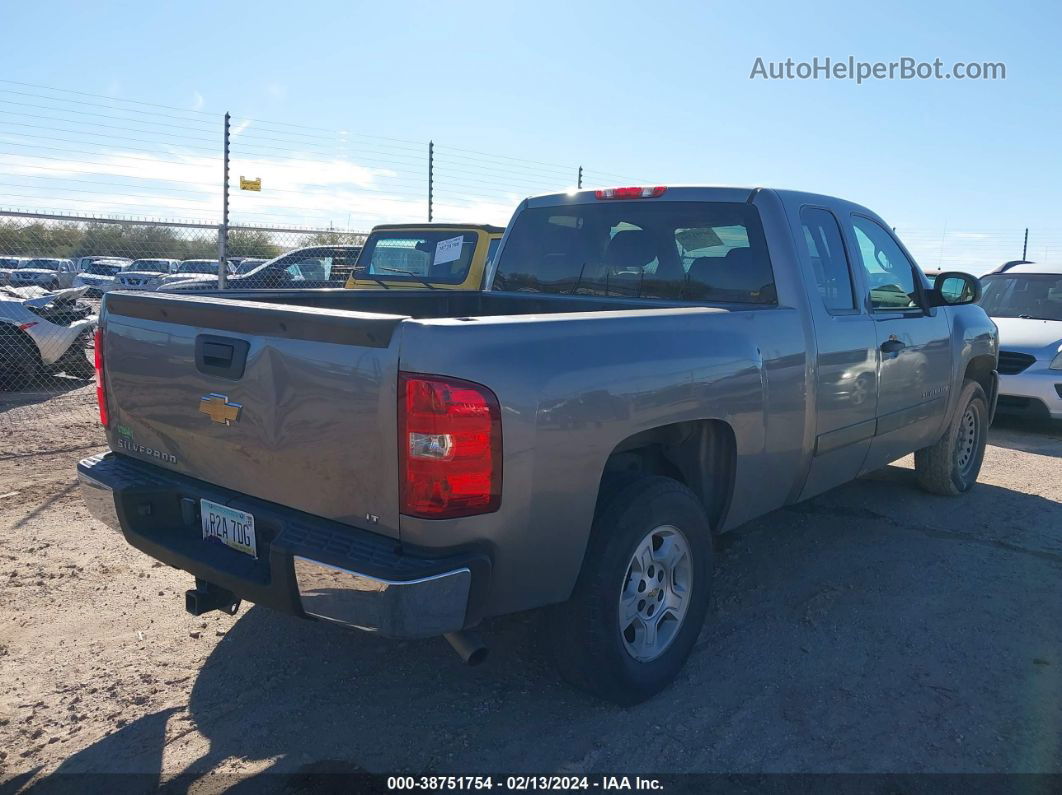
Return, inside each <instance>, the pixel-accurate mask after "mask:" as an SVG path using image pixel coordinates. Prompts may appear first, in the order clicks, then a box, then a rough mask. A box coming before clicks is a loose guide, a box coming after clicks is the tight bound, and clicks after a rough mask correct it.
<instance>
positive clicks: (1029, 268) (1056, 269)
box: [987, 262, 1062, 276]
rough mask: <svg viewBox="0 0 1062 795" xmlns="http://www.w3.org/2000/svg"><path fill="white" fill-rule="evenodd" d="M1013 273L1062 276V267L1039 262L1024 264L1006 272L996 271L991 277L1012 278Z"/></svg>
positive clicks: (1013, 266)
mask: <svg viewBox="0 0 1062 795" xmlns="http://www.w3.org/2000/svg"><path fill="white" fill-rule="evenodd" d="M1012 273H1040V274H1047V275H1056V274H1057V275H1062V265H1059V264H1052V265H1045V264H1041V263H1038V262H1023V263H1021V264H1020V265H1012V266H1011V267H1009V268H1007V269H1006V270H1005V271H1002V272H1000V271H994V272H993V273H990V274H987V275H989V276H1010V275H1011V274H1012Z"/></svg>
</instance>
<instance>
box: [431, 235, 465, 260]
mask: <svg viewBox="0 0 1062 795" xmlns="http://www.w3.org/2000/svg"><path fill="white" fill-rule="evenodd" d="M464 242H465V238H464V236H462V235H458V236H457V237H451V238H450V239H448V240H440V241H439V242H438V243H437V244H436V246H435V262H434V263H433V264H435V265H442V264H443V263H445V262H453V261H454V260H455V259H458V258H459V257H460V256H461V244H462V243H464Z"/></svg>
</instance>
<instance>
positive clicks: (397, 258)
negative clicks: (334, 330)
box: [354, 229, 477, 284]
mask: <svg viewBox="0 0 1062 795" xmlns="http://www.w3.org/2000/svg"><path fill="white" fill-rule="evenodd" d="M476 241H477V236H476V233H475V232H464V233H461V232H457V231H454V230H445V229H441V230H432V231H424V232H403V231H393V232H392V231H384V232H379V233H377V232H374V233H372V234H370V235H369V238H368V240H366V241H365V248H364V249H363V250H362V252H361V256H360V257H359V258H358V264H357V265H356V266H355V270H354V276H355V278H363V277H365V276H369V277H373V278H376V279H386V280H388V281H411V282H425V281H427V282H439V283H443V284H460V283H461V282H463V281H464V280H465V277H466V276H467V275H468V269H469V266H471V264H472V255H473V254H474V253H475V251H476Z"/></svg>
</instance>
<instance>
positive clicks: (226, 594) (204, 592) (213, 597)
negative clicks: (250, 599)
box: [184, 577, 240, 616]
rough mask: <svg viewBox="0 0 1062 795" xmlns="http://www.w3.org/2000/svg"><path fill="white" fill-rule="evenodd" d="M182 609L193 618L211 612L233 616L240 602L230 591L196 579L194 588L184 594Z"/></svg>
mask: <svg viewBox="0 0 1062 795" xmlns="http://www.w3.org/2000/svg"><path fill="white" fill-rule="evenodd" d="M184 609H185V610H187V611H188V612H189V613H191V614H192V615H193V616H201V615H203V613H209V612H210V611H211V610H220V611H221V612H222V613H227V614H228V615H230V616H234V615H236V611H237V610H239V609H240V600H239V599H238V598H237V597H236V594H234V593H233V592H232V591H230V590H227V589H225V588H219V587H218V586H216V585H214V584H213V583H209V582H207V581H206V580H200V579H199V578H198V577H197V578H196V581H195V588H192V589H190V590H187V591H185V592H184Z"/></svg>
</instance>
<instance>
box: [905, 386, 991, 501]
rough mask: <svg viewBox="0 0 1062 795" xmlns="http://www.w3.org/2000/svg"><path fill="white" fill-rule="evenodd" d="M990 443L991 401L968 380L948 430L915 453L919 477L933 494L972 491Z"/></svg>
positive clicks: (916, 471) (916, 472)
mask: <svg viewBox="0 0 1062 795" xmlns="http://www.w3.org/2000/svg"><path fill="white" fill-rule="evenodd" d="M987 441H988V398H987V397H985V391H984V390H983V389H982V388H981V385H980V384H978V383H977V382H975V381H967V382H966V383H965V384H964V385H963V389H962V394H961V395H960V396H959V405H958V406H957V408H956V409H955V416H954V417H952V420H951V424H950V425H949V426H948V429H947V431H946V432H945V433H944V435H943V436H942V437H941V438H940V440H939V441H937V443H936V444H934V445H931V446H929V447H925V448H923V449H921V450H918V451H917V452H916V453H915V476H916V477H917V478H918V483H919V485H921V486H922V488H924V489H925V490H926V491H929V492H931V493H933V494H942V495H945V496H954V495H956V494H962V493H963V492H965V491H969V490H970V488H971V487H972V486H973V484H974V483H976V482H977V476H978V474H979V473H980V472H981V462H982V461H984V457H985V444H986V443H987Z"/></svg>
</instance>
